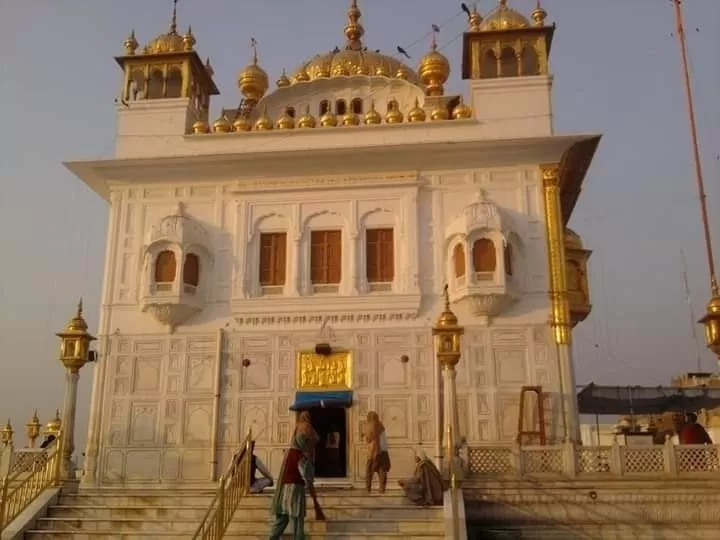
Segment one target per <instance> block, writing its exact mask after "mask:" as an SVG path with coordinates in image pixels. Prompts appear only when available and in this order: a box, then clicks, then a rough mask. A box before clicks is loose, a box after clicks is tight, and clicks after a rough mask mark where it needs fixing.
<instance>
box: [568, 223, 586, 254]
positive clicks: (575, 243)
mask: <svg viewBox="0 0 720 540" xmlns="http://www.w3.org/2000/svg"><path fill="white" fill-rule="evenodd" d="M564 242H565V249H584V248H583V242H582V238H580V235H579V234H578V233H576V232H575V231H573V230H572V229H569V228H566V229H565V238H564Z"/></svg>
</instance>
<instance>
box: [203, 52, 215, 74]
mask: <svg viewBox="0 0 720 540" xmlns="http://www.w3.org/2000/svg"><path fill="white" fill-rule="evenodd" d="M205 71H207V73H208V75H210V77H212V76H213V75H215V70H214V69H213V67H212V65H211V64H210V57H209V56H208V57H207V60H205Z"/></svg>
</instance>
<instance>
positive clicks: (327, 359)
mask: <svg viewBox="0 0 720 540" xmlns="http://www.w3.org/2000/svg"><path fill="white" fill-rule="evenodd" d="M296 373H297V387H298V388H299V389H303V390H313V389H323V390H331V389H347V390H350V389H352V357H351V354H350V351H336V352H333V353H331V354H329V355H327V356H325V355H322V354H317V353H316V352H315V351H300V352H298V355H297V371H296Z"/></svg>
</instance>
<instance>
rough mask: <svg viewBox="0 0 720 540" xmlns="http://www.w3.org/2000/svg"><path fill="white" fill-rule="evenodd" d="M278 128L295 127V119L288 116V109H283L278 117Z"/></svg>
mask: <svg viewBox="0 0 720 540" xmlns="http://www.w3.org/2000/svg"><path fill="white" fill-rule="evenodd" d="M277 128H278V129H295V119H294V118H293V117H292V116H290V109H287V108H286V109H285V112H283V114H282V116H281V117H280V119H279V120H278V121H277Z"/></svg>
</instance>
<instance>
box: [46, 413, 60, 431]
mask: <svg viewBox="0 0 720 540" xmlns="http://www.w3.org/2000/svg"><path fill="white" fill-rule="evenodd" d="M61 427H62V420H60V411H58V410H56V411H55V418H53V419H52V420H50V421H49V422H48V423H47V425H46V426H45V432H46V433H47V434H48V435H57V434H58V433H59V432H60V428H61Z"/></svg>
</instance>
